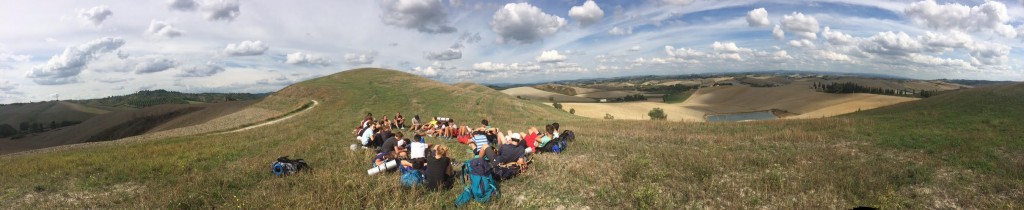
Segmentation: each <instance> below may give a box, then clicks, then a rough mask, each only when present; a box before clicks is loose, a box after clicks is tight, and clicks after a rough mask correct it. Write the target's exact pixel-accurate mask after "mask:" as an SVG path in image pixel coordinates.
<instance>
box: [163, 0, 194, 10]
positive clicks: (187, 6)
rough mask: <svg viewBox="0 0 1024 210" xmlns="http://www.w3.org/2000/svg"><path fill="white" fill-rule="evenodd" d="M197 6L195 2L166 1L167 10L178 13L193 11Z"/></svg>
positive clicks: (186, 0) (189, 0)
mask: <svg viewBox="0 0 1024 210" xmlns="http://www.w3.org/2000/svg"><path fill="white" fill-rule="evenodd" d="M197 7H199V4H197V3H196V1H195V0H167V8H170V9H171V10H178V11H195V10H196V8H197Z"/></svg>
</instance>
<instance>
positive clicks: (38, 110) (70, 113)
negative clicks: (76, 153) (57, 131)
mask: <svg viewBox="0 0 1024 210" xmlns="http://www.w3.org/2000/svg"><path fill="white" fill-rule="evenodd" d="M112 110H113V109H111V108H106V107H101V106H89V105H81V104H76V103H71V102H67V101H48V102H38V103H21V104H7V105H2V106H0V116H3V117H2V118H0V124H8V125H11V126H12V127H14V128H18V127H19V124H21V123H22V122H27V123H33V122H38V123H42V124H45V125H49V124H50V122H56V123H61V122H63V121H69V122H82V121H85V120H88V119H89V118H92V117H93V116H96V115H101V114H105V113H108V112H111V111H112Z"/></svg>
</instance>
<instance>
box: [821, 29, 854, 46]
mask: <svg viewBox="0 0 1024 210" xmlns="http://www.w3.org/2000/svg"><path fill="white" fill-rule="evenodd" d="M821 36H822V37H824V38H825V41H827V42H828V43H829V44H832V45H836V46H849V45H854V44H857V39H856V38H853V36H850V35H849V34H844V33H843V32H839V31H833V30H832V29H831V28H829V27H828V26H825V30H824V31H822V32H821Z"/></svg>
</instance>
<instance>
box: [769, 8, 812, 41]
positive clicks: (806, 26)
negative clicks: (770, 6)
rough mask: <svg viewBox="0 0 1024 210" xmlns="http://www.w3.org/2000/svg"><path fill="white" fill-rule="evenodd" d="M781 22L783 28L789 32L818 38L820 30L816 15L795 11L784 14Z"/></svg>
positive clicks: (808, 37) (806, 37)
mask: <svg viewBox="0 0 1024 210" xmlns="http://www.w3.org/2000/svg"><path fill="white" fill-rule="evenodd" d="M779 22H781V23H782V29H783V30H785V31H787V32H790V33H793V34H796V35H797V36H799V37H803V38H805V39H811V40H814V39H817V33H818V30H819V29H818V19H815V18H814V17H811V16H809V15H804V14H803V13H799V12H793V14H789V15H783V16H782V21H779Z"/></svg>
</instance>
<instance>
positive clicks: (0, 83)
mask: <svg viewBox="0 0 1024 210" xmlns="http://www.w3.org/2000/svg"><path fill="white" fill-rule="evenodd" d="M17 88H18V83H14V82H11V81H7V80H0V91H2V92H4V93H11V92H14V89H17Z"/></svg>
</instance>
